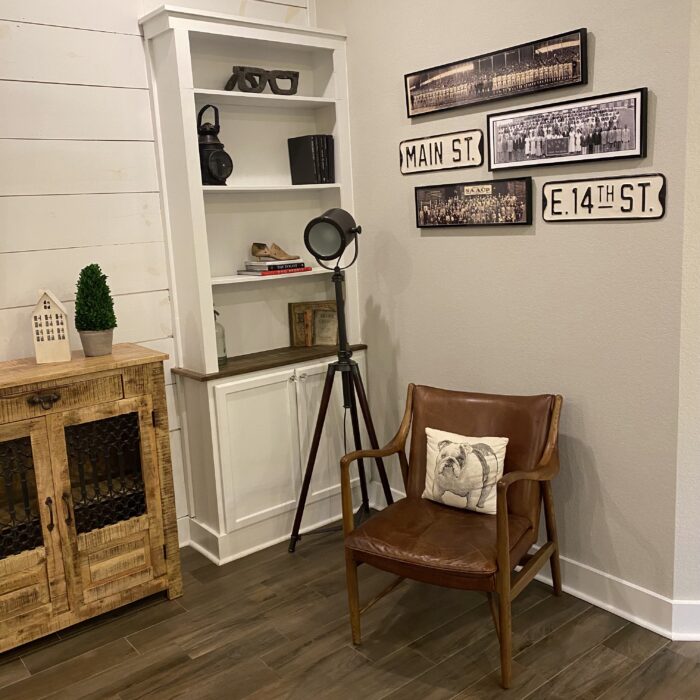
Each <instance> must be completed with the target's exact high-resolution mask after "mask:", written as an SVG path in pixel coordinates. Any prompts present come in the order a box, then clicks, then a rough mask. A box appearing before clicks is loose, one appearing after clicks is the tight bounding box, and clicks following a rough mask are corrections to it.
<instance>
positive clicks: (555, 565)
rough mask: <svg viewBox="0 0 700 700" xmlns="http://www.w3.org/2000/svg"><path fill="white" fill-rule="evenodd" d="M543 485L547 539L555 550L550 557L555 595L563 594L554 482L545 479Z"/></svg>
mask: <svg viewBox="0 0 700 700" xmlns="http://www.w3.org/2000/svg"><path fill="white" fill-rule="evenodd" d="M542 487H543V490H544V492H543V494H542V496H543V501H544V521H545V525H546V527H547V539H548V540H549V541H550V542H552V543H553V544H554V551H553V552H552V556H551V557H550V558H549V565H550V567H551V569H552V588H553V589H554V595H561V567H560V565H559V538H558V536H557V521H556V518H555V517H554V497H553V495H552V484H551V482H549V481H545V482H544V484H543V485H542Z"/></svg>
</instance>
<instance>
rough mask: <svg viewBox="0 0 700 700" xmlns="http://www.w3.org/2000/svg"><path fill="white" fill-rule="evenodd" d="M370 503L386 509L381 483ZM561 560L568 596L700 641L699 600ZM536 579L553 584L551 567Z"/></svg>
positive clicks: (683, 638)
mask: <svg viewBox="0 0 700 700" xmlns="http://www.w3.org/2000/svg"><path fill="white" fill-rule="evenodd" d="M391 492H392V495H393V496H394V500H399V499H400V498H404V497H405V496H406V494H405V493H403V492H401V491H399V490H398V489H395V488H392V489H391ZM370 502H371V504H372V507H373V508H377V509H381V508H384V507H385V500H384V494H383V492H382V486H381V483H380V482H378V481H372V482H370ZM533 550H534V551H536V550H537V548H536V547H535V548H533ZM559 558H560V561H561V571H562V587H563V588H564V590H565V591H566V592H567V593H569V594H571V595H573V596H576V597H577V598H581V600H585V601H586V602H587V603H591V605H595V606H597V607H599V608H603V609H604V610H608V611H609V612H611V613H613V614H615V615H619V616H620V617H622V618H624V619H625V620H629V621H630V622H634V623H635V624H637V625H639V626H640V627H645V628H646V629H649V630H651V631H652V632H656V633H657V634H660V635H662V636H664V637H667V638H669V639H673V640H680V641H700V600H673V599H671V598H667V597H666V596H663V595H660V594H659V593H655V592H654V591H651V590H649V589H648V588H643V587H642V586H638V585H637V584H636V583H631V582H630V581H625V580H624V579H622V578H619V577H617V576H613V575H612V574H608V573H606V572H605V571H601V570H599V569H595V568H594V567H592V566H588V565H587V564H582V563H580V562H577V561H574V560H573V559H569V558H568V557H565V556H560V557H559ZM545 572H546V573H545ZM536 578H537V580H538V581H542V582H544V583H547V584H550V585H551V583H552V579H551V577H550V575H549V567H545V568H544V569H543V570H542V573H540V574H538V575H537V576H536Z"/></svg>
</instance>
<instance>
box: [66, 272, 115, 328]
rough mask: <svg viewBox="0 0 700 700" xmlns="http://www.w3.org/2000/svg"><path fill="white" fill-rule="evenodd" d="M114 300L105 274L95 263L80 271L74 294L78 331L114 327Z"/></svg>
mask: <svg viewBox="0 0 700 700" xmlns="http://www.w3.org/2000/svg"><path fill="white" fill-rule="evenodd" d="M116 326H117V318H116V316H115V315H114V301H113V300H112V294H111V293H110V291H109V286H108V285H107V275H105V274H104V273H103V272H102V270H101V269H100V266H99V265H98V264H97V263H93V264H92V265H88V266H87V267H84V268H83V269H82V270H81V271H80V276H79V277H78V291H77V293H76V296H75V327H76V329H77V330H79V331H106V330H109V329H110V328H116Z"/></svg>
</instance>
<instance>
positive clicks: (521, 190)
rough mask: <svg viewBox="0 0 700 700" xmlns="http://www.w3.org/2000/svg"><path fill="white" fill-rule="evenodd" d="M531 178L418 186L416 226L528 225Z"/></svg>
mask: <svg viewBox="0 0 700 700" xmlns="http://www.w3.org/2000/svg"><path fill="white" fill-rule="evenodd" d="M531 223H532V178H529V177H516V178H512V179H510V180H483V181H481V182H462V183H458V184H454V183H453V184H449V185H427V186H424V187H416V226H417V227H418V228H442V227H445V226H512V225H522V226H527V225H529V224H531Z"/></svg>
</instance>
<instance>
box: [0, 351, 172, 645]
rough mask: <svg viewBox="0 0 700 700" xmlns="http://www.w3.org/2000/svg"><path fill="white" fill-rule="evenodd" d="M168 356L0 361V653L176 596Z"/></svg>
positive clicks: (144, 354)
mask: <svg viewBox="0 0 700 700" xmlns="http://www.w3.org/2000/svg"><path fill="white" fill-rule="evenodd" d="M165 359H167V355H164V354H163V353H160V352H156V351H153V350H149V349H148V348H142V347H140V346H138V345H132V344H122V345H115V346H114V348H113V352H112V354H111V355H106V356H100V357H89V358H85V357H83V356H82V354H81V353H74V354H73V360H72V361H71V362H65V363H61V364H50V365H41V366H38V365H37V364H36V362H35V361H34V359H33V358H27V359H23V360H10V361H8V362H3V363H0V479H1V481H2V483H3V485H4V488H3V489H1V490H0V590H1V591H3V592H4V595H2V597H1V598H2V601H3V605H1V606H0V632H1V633H0V652H2V651H6V650H8V649H11V648H13V647H15V646H18V645H20V644H25V643H27V642H29V641H31V640H33V639H36V638H38V637H42V636H44V635H47V634H50V633H52V632H55V631H57V630H61V629H64V628H65V627H68V626H70V625H73V624H75V623H77V622H81V621H83V620H86V619H88V618H91V617H94V616H95V615H100V614H102V613H104V612H107V611H108V610H111V609H113V608H117V607H120V606H122V605H125V604H127V603H130V602H132V601H135V600H138V599H139V598H144V597H145V596H148V595H152V594H154V593H157V592H159V591H164V590H167V592H168V596H169V597H170V598H175V597H177V596H179V595H181V593H182V582H181V576H180V560H179V551H178V539H177V524H176V519H175V502H174V495H173V480H172V471H171V464H170V433H169V430H168V415H167V408H166V401H165V384H164V378H163V360H165Z"/></svg>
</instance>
